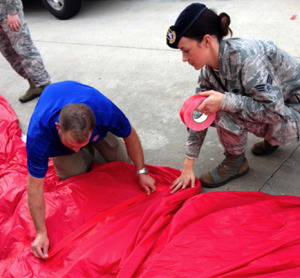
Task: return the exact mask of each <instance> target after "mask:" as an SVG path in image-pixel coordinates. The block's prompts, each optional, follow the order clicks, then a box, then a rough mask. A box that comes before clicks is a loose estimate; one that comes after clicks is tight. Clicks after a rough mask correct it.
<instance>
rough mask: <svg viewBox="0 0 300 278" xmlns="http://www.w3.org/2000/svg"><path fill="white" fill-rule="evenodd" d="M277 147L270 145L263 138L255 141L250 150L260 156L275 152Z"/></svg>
mask: <svg viewBox="0 0 300 278" xmlns="http://www.w3.org/2000/svg"><path fill="white" fill-rule="evenodd" d="M277 148H278V146H272V145H271V144H270V143H269V142H268V141H267V140H263V141H260V142H257V143H255V144H254V145H253V146H252V148H251V152H252V153H253V154H255V155H259V156H262V155H268V154H271V153H273V152H275V151H276V150H277Z"/></svg>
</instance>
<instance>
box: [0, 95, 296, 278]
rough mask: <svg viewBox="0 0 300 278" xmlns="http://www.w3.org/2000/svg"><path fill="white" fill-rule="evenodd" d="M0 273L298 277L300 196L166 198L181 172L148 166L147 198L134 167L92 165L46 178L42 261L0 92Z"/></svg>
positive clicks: (14, 129) (18, 150)
mask: <svg viewBox="0 0 300 278" xmlns="http://www.w3.org/2000/svg"><path fill="white" fill-rule="evenodd" d="M0 115H1V120H0V127H1V130H0V140H1V144H0V277H8V278H11V277H16V278H19V277H47V278H51V277H55V278H59V277H72V278H74V277H75V278H76V277H89V278H90V277H119V278H123V277H145V278H148V277H261V278H265V277H299V276H300V256H299V254H300V233H299V230H300V198H299V197H293V196H271V195H268V194H264V193H259V192H213V193H203V194H198V193H199V192H200V189H201V185H200V183H199V181H198V182H197V184H196V187H195V188H188V189H186V190H181V191H179V192H177V193H175V194H172V195H171V194H170V189H169V187H170V185H171V183H172V182H173V180H174V179H175V178H177V177H178V176H179V175H180V171H179V170H176V169H173V168H169V167H162V166H151V165H147V167H148V169H149V173H150V175H151V176H152V177H153V178H154V179H155V180H156V183H157V192H156V193H153V194H151V195H150V196H147V195H146V193H145V192H144V191H143V190H142V188H141V187H140V185H139V184H138V179H137V177H136V174H135V169H134V167H133V165H131V164H128V163H123V162H114V163H107V164H94V165H93V167H92V170H91V171H90V172H89V173H86V174H82V175H78V176H75V177H72V178H69V179H67V180H65V181H60V180H59V179H58V177H57V176H56V174H55V171H54V168H53V165H52V163H51V161H50V163H49V170H48V173H47V176H46V181H45V200H46V225H47V229H48V235H49V239H50V250H49V258H48V259H47V260H46V261H42V260H39V259H37V258H35V257H34V256H33V253H32V251H31V242H32V241H33V239H34V237H35V231H34V227H33V223H32V220H31V218H30V214H29V211H28V206H27V192H26V183H27V169H26V150H25V143H24V142H23V141H22V140H21V138H20V136H21V130H20V128H19V126H18V119H17V116H16V115H15V113H14V111H13V110H12V108H11V107H10V105H9V104H8V103H7V102H6V100H5V99H4V98H3V97H0Z"/></svg>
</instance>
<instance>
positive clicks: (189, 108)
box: [180, 95, 216, 131]
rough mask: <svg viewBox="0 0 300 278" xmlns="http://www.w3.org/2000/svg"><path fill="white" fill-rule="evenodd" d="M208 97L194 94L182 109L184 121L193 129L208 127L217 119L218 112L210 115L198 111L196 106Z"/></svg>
mask: <svg viewBox="0 0 300 278" xmlns="http://www.w3.org/2000/svg"><path fill="white" fill-rule="evenodd" d="M205 99H206V97H205V96H201V95H194V96H192V97H190V98H188V99H187V100H186V101H185V102H184V104H183V105H182V107H181V109H180V117H181V120H182V122H183V123H184V124H185V125H186V126H187V127H189V128H190V129H192V130H195V131H199V130H203V129H206V128H208V127H209V126H210V125H211V124H212V123H213V121H214V120H215V117H216V113H213V114H210V115H209V116H207V115H205V114H201V113H200V112H198V113H194V112H197V111H196V108H197V107H198V106H199V105H200V104H201V103H202V102H203V101H204V100H205Z"/></svg>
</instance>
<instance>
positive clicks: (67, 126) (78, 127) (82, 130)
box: [59, 103, 96, 143]
mask: <svg viewBox="0 0 300 278" xmlns="http://www.w3.org/2000/svg"><path fill="white" fill-rule="evenodd" d="M59 125H60V128H61V131H62V132H67V131H70V132H71V135H72V137H73V139H74V140H75V141H76V142H78V143H82V142H84V141H86V139H87V138H88V137H89V134H90V132H91V131H93V130H94V129H95V125H96V120H95V115H94V113H93V111H92V109H91V108H90V107H89V106H88V105H86V104H84V103H72V104H68V105H66V106H64V107H63V108H62V109H61V111H60V114H59Z"/></svg>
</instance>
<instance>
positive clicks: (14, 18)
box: [7, 14, 21, 32]
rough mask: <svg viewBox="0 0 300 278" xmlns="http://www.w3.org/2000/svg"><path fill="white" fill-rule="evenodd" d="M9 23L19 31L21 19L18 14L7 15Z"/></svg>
mask: <svg viewBox="0 0 300 278" xmlns="http://www.w3.org/2000/svg"><path fill="white" fill-rule="evenodd" d="M7 25H8V27H9V28H10V29H11V30H12V31H13V32H18V31H19V30H20V28H21V21H20V18H19V15H18V14H8V15H7Z"/></svg>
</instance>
